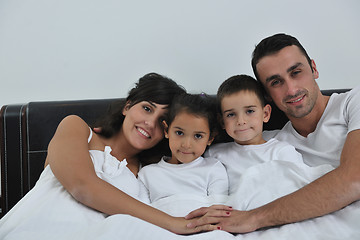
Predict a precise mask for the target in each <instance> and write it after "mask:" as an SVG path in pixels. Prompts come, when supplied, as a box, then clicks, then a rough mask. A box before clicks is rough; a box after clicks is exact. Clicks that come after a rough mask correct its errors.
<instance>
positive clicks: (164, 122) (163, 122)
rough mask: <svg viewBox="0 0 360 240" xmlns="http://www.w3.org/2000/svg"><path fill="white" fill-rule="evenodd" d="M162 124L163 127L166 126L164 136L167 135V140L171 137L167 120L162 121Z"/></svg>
mask: <svg viewBox="0 0 360 240" xmlns="http://www.w3.org/2000/svg"><path fill="white" fill-rule="evenodd" d="M162 124H163V126H164V135H165V138H169V135H168V130H169V126H168V125H167V123H166V121H165V120H163V121H162Z"/></svg>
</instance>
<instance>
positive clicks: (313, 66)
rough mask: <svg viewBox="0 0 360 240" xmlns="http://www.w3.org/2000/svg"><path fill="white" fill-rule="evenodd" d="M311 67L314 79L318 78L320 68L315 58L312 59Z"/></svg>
mask: <svg viewBox="0 0 360 240" xmlns="http://www.w3.org/2000/svg"><path fill="white" fill-rule="evenodd" d="M311 68H312V72H313V76H314V79H318V78H319V72H318V70H317V68H316V63H315V61H314V59H311Z"/></svg>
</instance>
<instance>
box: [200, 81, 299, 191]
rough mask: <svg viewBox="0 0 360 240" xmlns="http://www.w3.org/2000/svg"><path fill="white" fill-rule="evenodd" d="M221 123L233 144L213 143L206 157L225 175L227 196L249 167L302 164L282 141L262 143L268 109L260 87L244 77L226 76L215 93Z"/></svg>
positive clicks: (292, 150) (235, 187) (293, 150)
mask: <svg viewBox="0 0 360 240" xmlns="http://www.w3.org/2000/svg"><path fill="white" fill-rule="evenodd" d="M217 100H218V105H219V108H220V114H221V124H222V126H223V128H224V129H225V130H226V133H227V134H228V135H229V136H230V137H231V138H232V139H233V140H234V141H233V142H228V143H220V144H215V145H214V146H212V147H210V149H209V150H208V151H207V152H206V153H205V156H206V157H214V158H217V159H219V160H220V161H221V162H222V163H223V164H224V165H225V167H226V170H227V173H228V176H229V186H230V188H229V194H230V195H231V194H234V193H235V192H236V190H237V189H238V185H239V182H240V181H239V180H240V178H241V175H242V174H243V173H244V172H245V171H246V170H247V169H249V168H250V167H252V166H255V165H259V164H262V163H265V162H269V161H272V160H282V161H291V162H294V163H299V164H302V163H303V159H302V156H301V154H300V153H298V152H297V151H296V150H295V148H294V147H293V146H292V145H290V144H288V143H285V142H280V141H278V140H276V139H270V140H269V141H265V140H264V138H263V136H262V131H263V123H266V122H268V121H269V119H270V114H271V106H270V105H269V104H266V103H265V98H264V92H263V89H262V87H261V86H260V84H259V83H258V82H257V81H256V80H255V79H254V78H252V77H250V76H247V75H237V76H233V77H230V78H229V79H227V80H226V81H225V82H223V83H222V84H221V86H220V87H219V89H218V92H217Z"/></svg>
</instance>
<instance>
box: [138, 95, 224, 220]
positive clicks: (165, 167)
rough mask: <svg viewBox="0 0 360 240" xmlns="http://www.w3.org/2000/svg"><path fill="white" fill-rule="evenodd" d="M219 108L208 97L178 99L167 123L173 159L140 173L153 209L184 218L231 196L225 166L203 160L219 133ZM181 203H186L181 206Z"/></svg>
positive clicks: (166, 135)
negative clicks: (192, 212) (196, 210)
mask: <svg viewBox="0 0 360 240" xmlns="http://www.w3.org/2000/svg"><path fill="white" fill-rule="evenodd" d="M215 106H216V105H215V101H214V100H213V99H211V98H210V97H209V96H206V95H205V94H201V95H192V94H182V95H180V96H178V97H176V98H175V100H174V103H173V105H172V107H171V109H170V111H169V118H168V120H167V121H166V122H165V123H164V125H165V137H166V138H167V139H169V146H170V150H171V156H165V157H163V158H162V159H161V161H160V162H159V163H157V164H151V165H148V166H146V167H144V168H142V169H141V171H140V172H139V179H140V181H141V182H142V184H143V189H144V192H145V193H144V192H143V195H142V196H144V195H145V198H143V200H144V201H146V197H148V202H150V203H151V204H152V205H153V206H156V207H157V208H159V209H162V210H163V211H166V212H167V213H170V214H171V215H176V216H184V214H187V213H188V212H189V211H190V210H194V209H195V208H196V207H198V206H201V205H203V204H207V203H209V204H210V202H213V203H214V202H219V201H220V202H221V200H220V199H219V198H218V197H224V196H225V195H226V196H227V195H228V177H227V174H226V170H225V167H224V166H223V165H222V164H221V163H220V162H219V161H217V160H215V159H213V158H203V157H202V154H203V153H204V152H205V150H206V148H207V146H209V145H210V144H211V143H212V141H213V139H214V135H215V133H216V126H217V119H216V111H214V109H215ZM154 176H156V177H154ZM209 196H210V197H211V198H209ZM169 197H171V198H170V199H169ZM179 201H183V202H184V204H183V205H182V206H181V207H179V205H181V204H180V203H179ZM185 203H186V204H185ZM175 206H177V207H176V208H175Z"/></svg>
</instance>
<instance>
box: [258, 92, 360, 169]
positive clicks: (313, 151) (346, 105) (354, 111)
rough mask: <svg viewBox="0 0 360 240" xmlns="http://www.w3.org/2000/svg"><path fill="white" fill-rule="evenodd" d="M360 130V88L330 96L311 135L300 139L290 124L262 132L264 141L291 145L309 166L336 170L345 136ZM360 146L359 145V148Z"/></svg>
mask: <svg viewBox="0 0 360 240" xmlns="http://www.w3.org/2000/svg"><path fill="white" fill-rule="evenodd" d="M357 129H360V86H358V87H356V88H354V89H352V90H351V91H349V92H346V93H340V94H338V93H334V94H332V95H331V96H330V99H329V102H328V104H327V106H326V108H325V111H324V113H323V115H322V117H321V119H320V121H319V123H318V125H317V126H316V129H315V131H314V132H312V133H310V134H309V135H308V136H307V137H303V136H301V135H300V134H299V133H297V132H296V130H295V129H294V128H293V126H292V124H291V122H290V121H289V122H288V123H286V125H285V126H284V127H283V129H281V130H274V131H264V134H263V136H264V139H265V140H266V139H269V138H276V139H278V140H280V141H285V142H288V143H289V144H291V145H293V146H294V147H295V148H296V150H297V151H298V152H300V153H301V154H302V156H303V159H304V162H305V163H306V164H307V165H309V166H318V165H321V164H330V165H332V166H333V167H338V166H339V164H340V155H341V151H342V149H343V146H344V143H345V140H346V137H347V134H348V133H349V132H351V131H354V130H357ZM359 147H360V146H359Z"/></svg>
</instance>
